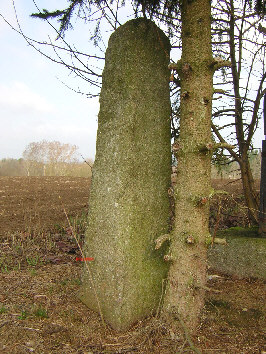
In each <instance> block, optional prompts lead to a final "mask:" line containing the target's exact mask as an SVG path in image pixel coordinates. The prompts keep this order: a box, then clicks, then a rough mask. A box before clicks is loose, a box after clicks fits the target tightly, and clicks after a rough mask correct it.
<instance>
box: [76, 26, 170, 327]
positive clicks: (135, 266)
mask: <svg viewBox="0 0 266 354" xmlns="http://www.w3.org/2000/svg"><path fill="white" fill-rule="evenodd" d="M169 49H170V46H169V41H168V39H167V37H166V36H165V35H164V33H163V32H162V31H161V30H160V29H159V28H158V27H157V26H156V25H155V24H154V23H153V22H151V21H150V20H144V19H136V20H131V21H129V22H127V23H126V24H125V25H123V26H121V27H119V28H118V30H116V32H115V33H114V34H112V36H111V37H110V40H109V44H108V49H107V52H106V63H105V68H104V72H103V85H102V91H101V97H100V112H99V117H98V123H99V125H98V133H97V148H96V159H95V164H94V168H93V178H92V186H91V193H90V202H89V226H88V230H87V233H86V240H85V255H86V256H87V257H94V258H95V261H94V262H91V263H90V264H89V266H90V267H91V271H92V274H93V279H94V283H95V287H96V291H97V295H98V298H99V302H100V306H101V309H102V313H103V316H104V318H105V320H106V321H107V322H108V323H109V324H110V325H111V326H112V327H113V328H115V329H117V330H125V329H127V328H128V327H129V326H131V325H132V324H133V323H134V322H136V321H137V320H140V319H142V318H143V317H145V316H147V315H149V314H151V313H152V312H153V311H156V310H157V308H158V304H159V301H160V297H161V291H162V280H163V279H164V278H166V273H167V266H166V264H165V263H164V261H163V254H164V252H165V251H166V250H165V249H160V250H155V249H154V240H155V239H156V238H157V237H158V236H160V235H161V234H164V233H167V232H168V227H169V225H168V221H169V200H168V193H167V191H168V188H169V186H170V176H171V152H170V118H169V117H170V99H169V76H170V75H169V70H168V68H167V67H168V63H169ZM80 298H81V300H82V301H83V302H84V303H85V304H87V305H88V306H89V307H90V308H91V309H93V310H96V311H98V310H99V309H98V305H97V302H96V298H95V294H94V292H93V290H92V287H91V282H90V279H89V275H88V273H87V271H86V269H84V273H83V283H82V287H81V291H80Z"/></svg>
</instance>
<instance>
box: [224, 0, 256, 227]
mask: <svg viewBox="0 0 266 354" xmlns="http://www.w3.org/2000/svg"><path fill="white" fill-rule="evenodd" d="M245 6H246V4H245ZM230 10H231V12H230V28H229V45H230V59H231V63H232V66H231V71H232V77H233V84H234V95H235V126H236V138H237V144H238V147H239V160H238V162H239V166H240V171H241V179H242V186H243V191H244V195H245V201H246V205H247V207H248V209H249V218H250V220H251V221H252V222H253V223H258V209H259V200H258V194H257V193H256V191H255V185H254V179H253V176H252V171H251V168H250V164H249V160H248V149H249V144H248V143H247V141H246V140H245V134H244V121H243V108H242V101H241V95H240V74H241V60H242V57H241V58H240V61H239V62H237V59H236V43H235V26H236V20H235V9H234V0H230ZM242 44H243V43H242V35H241V37H240V38H239V43H238V45H239V50H240V51H242V49H241V48H242Z"/></svg>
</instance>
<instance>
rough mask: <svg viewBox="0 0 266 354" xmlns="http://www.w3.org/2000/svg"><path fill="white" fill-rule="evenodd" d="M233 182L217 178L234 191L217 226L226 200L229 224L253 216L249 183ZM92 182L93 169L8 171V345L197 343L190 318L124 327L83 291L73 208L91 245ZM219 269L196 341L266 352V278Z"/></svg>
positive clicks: (1, 261) (1, 250)
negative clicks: (245, 188) (69, 174)
mask: <svg viewBox="0 0 266 354" xmlns="http://www.w3.org/2000/svg"><path fill="white" fill-rule="evenodd" d="M229 182H230V183H229ZM231 182H232V181H214V186H215V188H217V189H220V190H226V191H227V192H228V194H221V195H220V194H219V195H218V196H217V197H216V198H214V200H213V201H212V208H211V225H212V227H213V228H215V226H216V224H217V210H218V208H219V206H220V216H219V220H220V221H219V225H218V227H219V228H225V227H230V226H236V225H241V226H242V225H248V217H247V211H246V209H245V207H244V204H243V195H242V189H241V185H240V183H239V182H235V181H234V182H233V183H231ZM89 185H90V180H88V179H85V178H66V177H47V178H45V177H30V178H24V177H17V178H8V177H0V226H1V234H0V270H1V272H0V353H29V352H33V353H84V354H85V353H87V354H89V353H158V354H159V353H162V354H172V353H193V352H195V349H194V351H193V350H192V349H191V346H190V344H189V341H188V338H186V337H185V336H184V331H183V329H182V327H181V328H180V336H174V335H173V333H172V332H171V330H170V329H169V328H168V327H167V325H166V324H165V323H163V322H162V321H161V320H160V318H156V317H151V318H147V319H145V320H143V321H141V322H139V323H136V324H135V326H133V328H132V329H130V330H129V331H127V332H126V333H116V332H114V331H113V330H112V329H110V328H109V327H105V326H104V325H103V323H102V322H101V320H100V318H99V316H98V315H97V314H96V313H94V312H92V311H90V310H88V308H87V307H86V306H85V305H84V304H82V303H81V302H80V301H79V300H78V298H77V292H78V289H79V285H80V276H81V271H82V264H81V263H82V262H77V261H76V257H80V256H81V255H80V251H79V249H78V246H77V244H76V242H75V240H74V238H73V235H72V233H71V230H70V228H69V225H68V223H67V220H66V216H65V213H64V210H66V212H67V215H68V216H69V218H70V222H71V225H72V226H73V229H74V232H75V234H76V235H77V237H78V240H79V242H80V244H81V245H82V242H83V239H84V230H85V227H86V210H87V205H88V195H89ZM59 196H60V198H59ZM211 275H212V276H211ZM213 275H214V276H213ZM209 276H210V279H209V281H208V287H209V288H210V289H212V291H208V292H207V294H206V304H205V308H204V311H203V313H202V317H201V325H200V326H199V328H198V331H197V333H196V335H195V336H194V337H193V338H192V341H193V343H194V347H195V348H197V349H196V350H198V352H202V353H246V354H248V353H261V354H262V353H265V352H266V346H265V284H264V282H263V281H262V280H258V279H237V278H232V277H230V276H227V275H226V274H217V273H215V274H213V272H212V270H211V269H210V270H209Z"/></svg>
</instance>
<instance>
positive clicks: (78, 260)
mask: <svg viewBox="0 0 266 354" xmlns="http://www.w3.org/2000/svg"><path fill="white" fill-rule="evenodd" d="M76 261H77V262H91V261H94V258H93V257H86V258H81V257H76Z"/></svg>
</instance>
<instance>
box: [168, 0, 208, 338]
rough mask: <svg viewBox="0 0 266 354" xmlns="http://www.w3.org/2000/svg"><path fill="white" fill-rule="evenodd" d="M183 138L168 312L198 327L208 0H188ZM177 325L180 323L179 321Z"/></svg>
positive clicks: (204, 233)
mask: <svg viewBox="0 0 266 354" xmlns="http://www.w3.org/2000/svg"><path fill="white" fill-rule="evenodd" d="M181 16H182V49H183V51H182V58H181V60H180V61H179V62H178V63H177V64H176V70H177V72H178V74H179V77H180V79H181V118H180V141H176V142H175V143H174V145H173V150H174V152H175V153H176V155H177V159H178V173H177V183H176V189H175V205H176V207H175V215H176V216H175V227H174V231H173V235H172V236H171V247H170V257H168V259H169V260H171V265H170V272H169V281H168V284H167V287H166V296H165V302H164V315H166V317H167V318H168V320H169V319H170V320H172V319H175V318H177V319H179V320H182V322H183V323H184V324H185V326H186V327H187V328H188V329H190V330H191V331H192V332H193V331H194V330H195V329H196V327H197V325H198V323H199V315H200V312H201V309H202V307H203V305H204V287H205V282H206V265H207V255H206V238H207V237H209V230H208V219H209V194H210V189H211V173H210V172H211V141H212V139H211V107H212V94H213V86H212V79H213V73H214V70H215V68H214V66H215V64H214V60H213V58H212V50H211V7H210V1H208V0H197V1H189V0H184V1H182V6H181ZM173 325H174V322H173Z"/></svg>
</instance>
